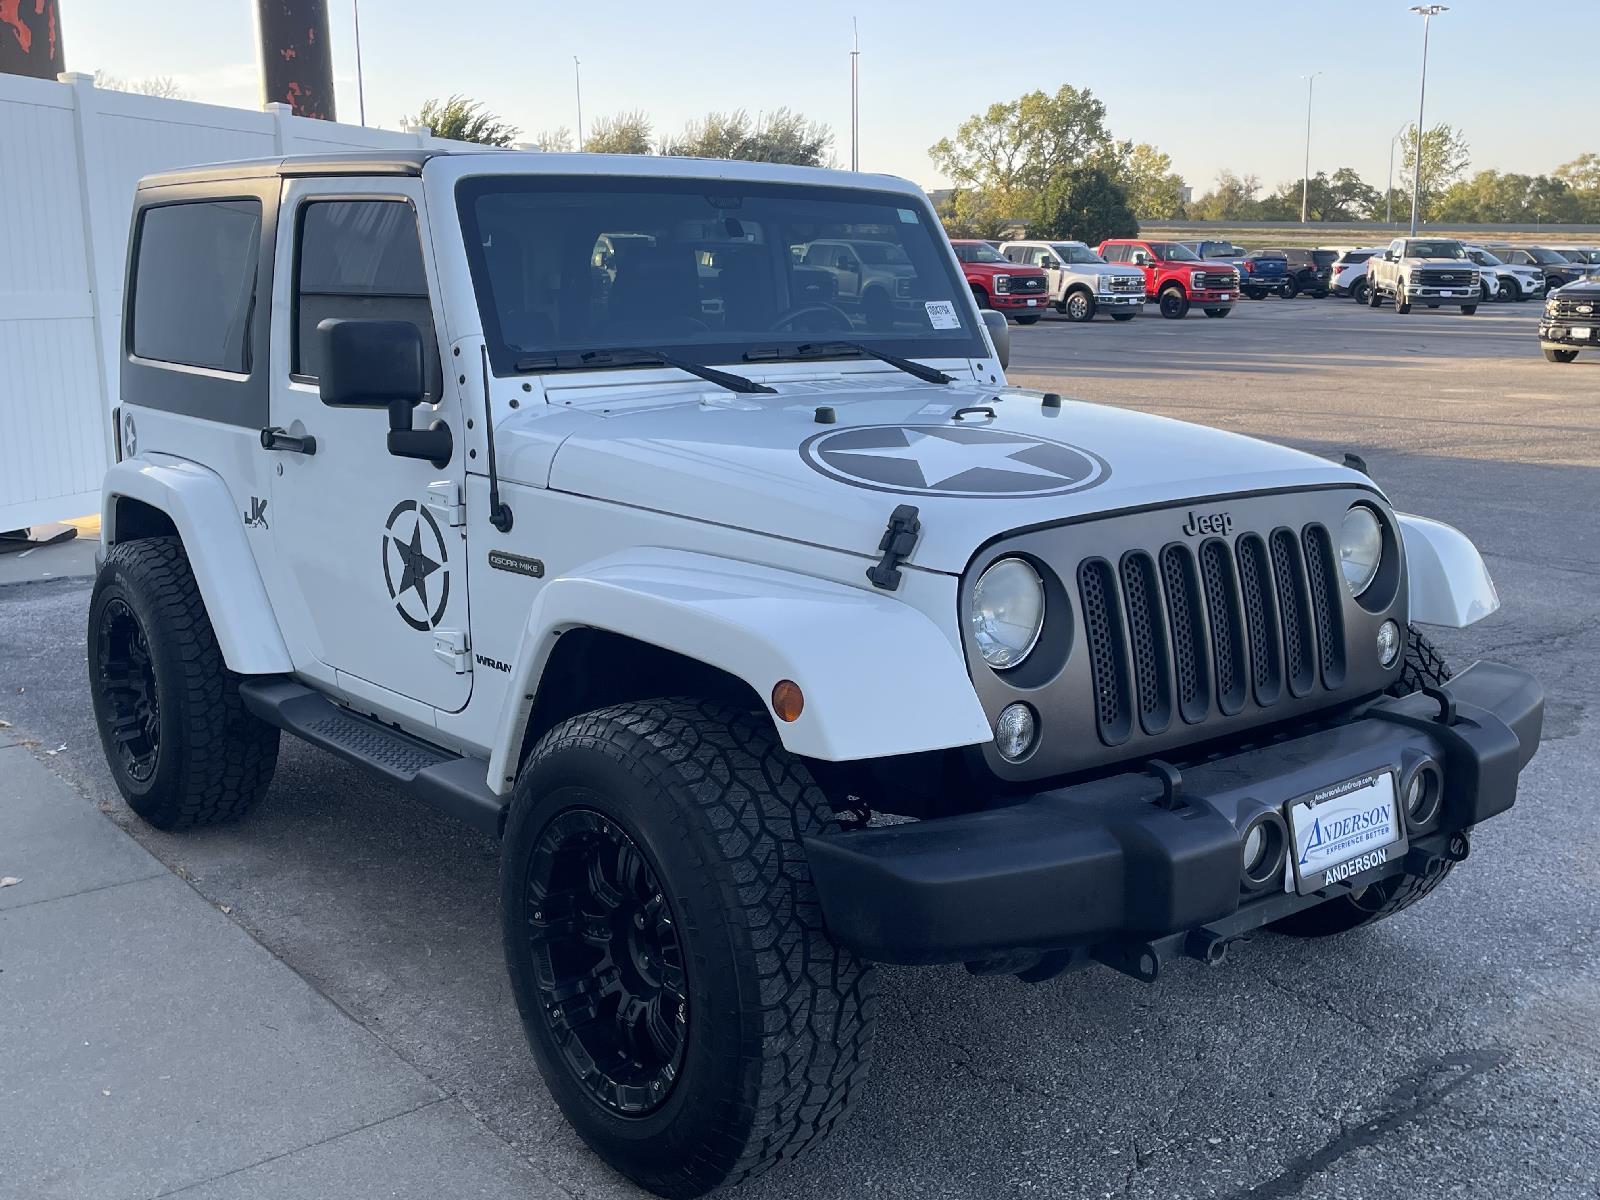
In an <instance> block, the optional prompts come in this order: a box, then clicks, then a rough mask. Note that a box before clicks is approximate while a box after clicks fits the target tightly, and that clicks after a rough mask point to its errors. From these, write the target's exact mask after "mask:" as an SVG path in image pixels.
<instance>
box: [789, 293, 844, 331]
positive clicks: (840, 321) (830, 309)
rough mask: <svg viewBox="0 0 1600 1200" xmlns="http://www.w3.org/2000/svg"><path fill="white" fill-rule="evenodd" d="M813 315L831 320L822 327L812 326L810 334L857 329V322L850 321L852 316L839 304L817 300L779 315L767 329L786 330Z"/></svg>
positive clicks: (799, 305) (796, 306) (798, 305)
mask: <svg viewBox="0 0 1600 1200" xmlns="http://www.w3.org/2000/svg"><path fill="white" fill-rule="evenodd" d="M813 313H814V314H818V315H820V316H824V317H827V318H829V320H828V321H827V322H826V323H824V324H822V325H820V326H816V325H814V326H811V328H810V332H812V333H823V332H826V331H827V330H828V329H833V328H838V329H844V330H850V331H853V330H854V329H855V327H856V326H855V322H854V321H852V320H851V319H850V314H849V313H847V312H845V311H844V309H842V308H840V307H839V306H838V305H837V304H829V303H828V302H827V301H825V300H817V301H812V302H811V303H809V304H797V305H795V306H794V307H793V308H791V309H787V310H785V311H784V312H781V313H779V314H778V318H777V320H775V321H773V322H772V324H771V325H769V326H767V328H768V329H784V328H786V327H788V326H791V325H793V324H794V323H795V322H796V321H798V320H799V319H800V318H801V317H804V316H807V315H810V314H813Z"/></svg>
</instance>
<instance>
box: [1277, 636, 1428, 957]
mask: <svg viewBox="0 0 1600 1200" xmlns="http://www.w3.org/2000/svg"><path fill="white" fill-rule="evenodd" d="M1450 675H1451V671H1450V667H1449V665H1448V664H1447V663H1446V662H1445V660H1444V655H1442V654H1440V653H1439V650H1438V647H1436V646H1435V645H1434V644H1433V643H1432V642H1431V641H1429V640H1428V638H1427V635H1426V634H1424V633H1423V632H1422V631H1421V630H1420V629H1418V628H1417V627H1416V626H1415V625H1411V626H1408V627H1407V629H1406V657H1405V662H1404V664H1403V665H1402V666H1401V668H1400V678H1399V679H1397V680H1395V681H1394V683H1392V684H1391V685H1390V686H1389V694H1390V695H1391V696H1409V695H1410V694H1411V693H1412V692H1415V691H1418V690H1420V689H1421V688H1424V687H1437V686H1438V685H1439V684H1441V683H1443V682H1444V681H1445V680H1447V679H1449V678H1450ZM1453 866H1455V863H1453V862H1451V861H1450V860H1449V859H1448V858H1436V859H1434V860H1433V862H1431V863H1430V864H1429V865H1428V869H1427V871H1426V872H1424V873H1423V874H1421V875H1391V876H1390V877H1389V878H1387V879H1381V880H1379V881H1378V882H1377V883H1374V884H1372V885H1370V886H1368V887H1365V888H1362V889H1361V890H1360V891H1359V892H1355V893H1353V894H1351V895H1348V896H1337V897H1335V898H1334V899H1332V900H1328V901H1326V902H1324V903H1322V904H1318V905H1317V906H1316V907H1315V908H1305V909H1301V910H1300V911H1299V912H1297V913H1295V914H1293V915H1292V916H1288V917H1285V918H1284V919H1283V920H1281V921H1274V922H1273V923H1272V924H1271V925H1269V926H1268V928H1269V929H1272V930H1274V931H1276V932H1278V933H1286V934H1288V935H1290V936H1291V937H1328V936H1329V935H1331V934H1335V933H1345V932H1347V931H1348V930H1351V929H1359V928H1360V927H1361V926H1363V925H1371V924H1372V923H1373V922H1375V921H1381V920H1383V919H1384V918H1385V917H1392V916H1394V914H1395V913H1397V912H1404V911H1405V910H1406V909H1408V908H1410V907H1411V906H1412V905H1413V904H1415V903H1416V902H1417V901H1418V900H1421V899H1422V898H1423V897H1424V896H1426V895H1428V894H1429V893H1430V892H1432V891H1433V889H1434V888H1436V887H1438V886H1439V885H1440V884H1441V883H1443V882H1444V881H1445V877H1446V876H1447V875H1449V874H1450V868H1451V867H1453Z"/></svg>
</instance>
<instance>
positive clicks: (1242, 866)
mask: <svg viewBox="0 0 1600 1200" xmlns="http://www.w3.org/2000/svg"><path fill="white" fill-rule="evenodd" d="M1288 846H1289V838H1288V835H1287V832H1286V830H1285V828H1284V825H1283V820H1282V818H1281V817H1276V816H1271V815H1267V816H1262V817H1259V818H1257V819H1256V821H1255V823H1254V824H1253V825H1251V826H1250V828H1249V829H1247V830H1245V834H1244V845H1243V847H1242V848H1241V851H1240V854H1239V875H1240V882H1241V883H1242V884H1243V886H1244V888H1245V889H1246V890H1247V891H1248V890H1254V889H1256V888H1262V887H1266V886H1267V885H1268V884H1269V883H1271V882H1273V881H1274V880H1275V879H1277V878H1278V877H1279V874H1280V872H1282V870H1283V860H1284V857H1285V854H1286V853H1287V850H1288Z"/></svg>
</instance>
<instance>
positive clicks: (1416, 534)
mask: <svg viewBox="0 0 1600 1200" xmlns="http://www.w3.org/2000/svg"><path fill="white" fill-rule="evenodd" d="M1395 517H1396V519H1398V520H1399V522H1400V537H1401V541H1402V542H1403V543H1404V545H1405V552H1406V570H1407V573H1408V574H1409V576H1410V579H1411V586H1410V592H1409V596H1410V601H1411V619H1412V620H1413V621H1420V622H1421V623H1422V624H1424V625H1445V626H1448V627H1450V628H1452V629H1461V628H1463V627H1464V626H1467V625H1471V624H1472V623H1473V622H1475V621H1481V620H1483V618H1485V617H1487V616H1488V615H1489V614H1490V613H1492V612H1494V611H1495V610H1496V609H1497V608H1499V607H1500V595H1499V593H1498V592H1496V591H1495V587H1494V580H1493V579H1491V578H1489V568H1488V567H1487V566H1485V565H1484V562H1483V556H1482V555H1481V554H1479V553H1478V548H1477V547H1476V546H1474V545H1473V544H1472V539H1471V538H1469V537H1467V535H1466V534H1464V533H1462V532H1461V531H1460V530H1459V529H1456V528H1454V527H1453V526H1450V525H1446V524H1445V523H1444V522H1442V521H1432V520H1429V519H1428V518H1427V517H1418V516H1413V515H1412V514H1411V513H1396V514H1395Z"/></svg>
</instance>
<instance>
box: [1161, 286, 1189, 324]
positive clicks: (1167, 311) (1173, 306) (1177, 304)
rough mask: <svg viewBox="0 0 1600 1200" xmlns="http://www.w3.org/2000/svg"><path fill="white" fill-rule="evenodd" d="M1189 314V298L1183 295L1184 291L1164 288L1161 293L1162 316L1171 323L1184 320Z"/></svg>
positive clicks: (1175, 288) (1176, 288)
mask: <svg viewBox="0 0 1600 1200" xmlns="http://www.w3.org/2000/svg"><path fill="white" fill-rule="evenodd" d="M1188 312H1189V298H1188V297H1187V296H1185V295H1184V294H1183V289H1182V288H1178V287H1169V288H1163V289H1162V292H1161V315H1162V316H1163V317H1166V318H1167V320H1169V321H1179V320H1182V319H1183V317H1184V316H1185V315H1187V313H1188Z"/></svg>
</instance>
